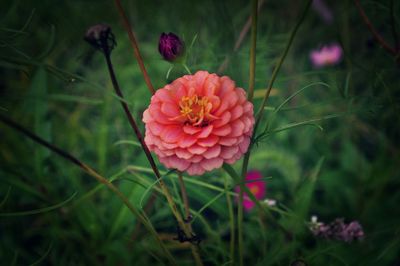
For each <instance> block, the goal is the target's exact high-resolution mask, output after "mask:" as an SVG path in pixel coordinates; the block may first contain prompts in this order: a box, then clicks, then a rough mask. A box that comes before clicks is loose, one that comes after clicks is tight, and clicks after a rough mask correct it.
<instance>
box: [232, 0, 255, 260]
mask: <svg viewBox="0 0 400 266" xmlns="http://www.w3.org/2000/svg"><path fill="white" fill-rule="evenodd" d="M257 6H258V0H252V2H251V46H250V69H249V72H250V73H249V90H248V94H247V100H248V101H250V102H252V101H253V95H254V84H255V75H256V74H255V72H256V48H257ZM245 159H246V157H245ZM248 160H249V158H247V161H246V162H245V163H243V169H242V179H243V180H244V178H245V176H246V172H247V165H248ZM244 186H245V185H244V183H243V182H240V191H239V202H238V217H237V224H238V243H239V265H240V266H243V257H244V254H243V252H244V249H243V190H244Z"/></svg>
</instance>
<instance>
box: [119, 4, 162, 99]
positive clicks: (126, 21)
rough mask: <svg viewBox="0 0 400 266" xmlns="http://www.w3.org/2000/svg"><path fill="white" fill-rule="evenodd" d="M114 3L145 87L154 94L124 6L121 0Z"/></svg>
mask: <svg viewBox="0 0 400 266" xmlns="http://www.w3.org/2000/svg"><path fill="white" fill-rule="evenodd" d="M115 5H116V6H117V9H118V13H119V15H120V16H121V19H122V23H123V24H124V27H125V30H126V31H127V33H128V37H129V40H130V43H131V45H132V48H133V52H134V55H135V57H136V60H137V62H138V64H139V67H140V70H141V71H142V74H143V77H144V81H145V82H146V85H147V88H148V89H149V91H150V93H151V94H154V93H155V92H156V91H155V90H154V87H153V84H152V83H151V80H150V77H149V75H148V74H147V71H146V67H145V66H144V63H143V59H142V56H141V54H140V50H139V46H138V44H137V41H136V38H135V34H134V33H133V30H132V26H131V24H130V23H129V19H128V17H127V16H126V14H125V11H124V8H123V7H122V5H121V1H120V0H115Z"/></svg>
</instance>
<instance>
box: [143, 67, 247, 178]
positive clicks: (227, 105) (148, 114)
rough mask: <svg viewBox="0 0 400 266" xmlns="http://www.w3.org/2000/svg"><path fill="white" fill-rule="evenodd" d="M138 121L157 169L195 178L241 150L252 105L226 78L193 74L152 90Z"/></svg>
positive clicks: (245, 147) (241, 90)
mask: <svg viewBox="0 0 400 266" xmlns="http://www.w3.org/2000/svg"><path fill="white" fill-rule="evenodd" d="M143 122H144V123H145V124H146V134H145V142H146V144H147V145H148V147H149V149H150V150H151V151H154V152H155V153H156V154H157V155H158V158H159V160H160V162H161V163H162V164H164V165H165V166H166V167H168V168H175V169H178V170H179V171H186V172H187V173H188V174H189V175H201V174H203V173H204V172H205V171H211V170H213V169H215V168H219V167H221V166H222V164H223V163H230V164H232V163H234V162H235V161H237V160H238V159H239V158H240V157H241V156H242V155H243V154H244V153H245V152H246V151H247V149H248V147H249V144H250V137H251V134H252V133H253V125H254V117H253V104H252V103H250V102H249V101H247V99H246V93H245V91H244V90H243V89H242V88H237V87H236V85H235V82H234V81H232V80H231V79H230V78H229V77H227V76H223V77H219V76H217V75H216V74H210V73H208V72H207V71H198V72H197V73H196V74H194V75H185V76H183V77H181V78H178V79H176V80H175V81H173V82H172V83H171V84H168V85H166V86H165V87H163V88H161V89H159V90H157V92H156V93H155V94H154V95H153V97H152V98H151V103H150V106H149V108H147V109H146V110H145V111H144V113H143Z"/></svg>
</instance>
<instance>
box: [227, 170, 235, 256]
mask: <svg viewBox="0 0 400 266" xmlns="http://www.w3.org/2000/svg"><path fill="white" fill-rule="evenodd" d="M224 186H225V191H226V194H225V195H226V203H227V205H228V212H229V227H230V235H231V238H230V244H229V251H230V252H229V254H230V259H231V261H232V264H234V261H235V214H234V212H233V204H232V199H231V195H229V193H228V191H229V187H228V178H227V176H226V175H224Z"/></svg>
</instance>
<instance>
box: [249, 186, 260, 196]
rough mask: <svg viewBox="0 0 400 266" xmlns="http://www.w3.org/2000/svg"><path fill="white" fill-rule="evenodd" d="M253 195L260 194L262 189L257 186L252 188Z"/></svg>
mask: <svg viewBox="0 0 400 266" xmlns="http://www.w3.org/2000/svg"><path fill="white" fill-rule="evenodd" d="M250 191H251V193H253V194H254V195H257V194H258V192H260V188H259V187H257V186H253V187H251V188H250Z"/></svg>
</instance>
